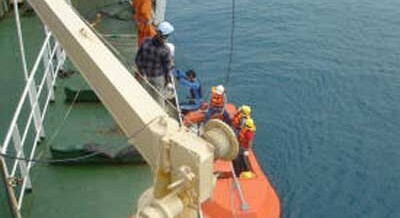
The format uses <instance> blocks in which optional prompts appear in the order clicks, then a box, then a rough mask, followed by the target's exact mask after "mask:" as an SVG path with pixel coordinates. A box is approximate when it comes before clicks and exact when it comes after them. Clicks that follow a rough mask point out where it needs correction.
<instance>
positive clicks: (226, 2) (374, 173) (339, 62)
mask: <svg viewBox="0 0 400 218" xmlns="http://www.w3.org/2000/svg"><path fill="white" fill-rule="evenodd" d="M235 9H236V10H235V11H236V12H235V32H234V49H233V56H232V58H233V63H232V70H231V72H230V74H229V76H230V79H229V82H228V85H227V91H228V95H229V99H230V101H232V102H234V103H236V104H242V103H243V104H249V105H251V106H252V108H253V116H254V118H255V121H256V124H257V134H256V142H255V143H256V146H255V150H256V153H257V156H258V158H259V161H260V163H261V165H262V166H263V168H264V170H265V171H266V173H267V174H268V176H269V178H270V180H271V181H272V183H273V184H274V186H275V187H276V189H277V191H278V193H279V196H280V199H281V202H282V211H283V216H282V217H284V218H329V217H331V218H341V217H364V218H367V217H368V218H381V217H382V218H389V217H390V218H398V217H400V207H399V205H400V204H399V202H400V148H399V146H400V129H399V127H400V72H399V71H400V1H398V0H382V1H375V0H364V1H361V0H358V1H349V0H337V1H332V0H319V1H313V0H297V1H296V0H279V1H278V0H240V1H236V5H235ZM231 12H232V1H230V0H218V1H204V0H188V1H178V0H171V1H169V2H168V8H167V20H169V21H171V22H172V23H173V24H174V26H175V28H176V32H175V34H174V35H173V37H171V41H173V42H174V43H175V44H176V47H177V48H176V49H177V51H176V52H177V54H176V56H177V62H178V65H179V67H180V68H181V69H183V70H186V69H188V68H193V69H195V70H196V71H198V74H199V77H200V78H201V79H202V81H203V83H204V86H205V87H207V88H209V87H210V86H212V85H216V84H219V83H223V82H224V80H225V77H226V71H227V62H228V55H229V54H228V53H229V39H230V32H231Z"/></svg>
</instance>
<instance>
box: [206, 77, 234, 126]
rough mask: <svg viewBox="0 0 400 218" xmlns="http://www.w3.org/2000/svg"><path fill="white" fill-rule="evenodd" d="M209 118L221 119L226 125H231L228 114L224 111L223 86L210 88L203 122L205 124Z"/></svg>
mask: <svg viewBox="0 0 400 218" xmlns="http://www.w3.org/2000/svg"><path fill="white" fill-rule="evenodd" d="M211 118H217V119H221V120H223V121H224V122H225V123H227V124H230V123H231V120H230V117H229V114H228V112H227V111H226V110H225V88H224V86H223V85H218V86H215V87H212V88H211V99H210V104H209V106H208V110H207V112H206V114H205V117H204V121H205V122H207V121H208V120H209V119H211Z"/></svg>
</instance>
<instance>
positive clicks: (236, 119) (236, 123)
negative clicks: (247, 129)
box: [232, 111, 250, 129]
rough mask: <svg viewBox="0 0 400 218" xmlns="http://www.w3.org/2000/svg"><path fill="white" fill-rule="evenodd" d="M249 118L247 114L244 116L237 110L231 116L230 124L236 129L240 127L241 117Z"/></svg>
mask: <svg viewBox="0 0 400 218" xmlns="http://www.w3.org/2000/svg"><path fill="white" fill-rule="evenodd" d="M248 118H250V117H249V116H246V115H245V114H243V113H242V112H240V111H238V112H236V114H235V115H234V116H233V119H232V126H233V127H234V128H236V129H240V128H241V127H242V123H243V121H244V120H243V119H248Z"/></svg>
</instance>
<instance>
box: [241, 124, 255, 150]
mask: <svg viewBox="0 0 400 218" xmlns="http://www.w3.org/2000/svg"><path fill="white" fill-rule="evenodd" d="M253 139H254V130H253V129H250V128H246V127H243V128H242V129H241V130H240V132H239V144H240V146H241V147H242V148H243V149H249V148H250V146H251V144H252V143H253Z"/></svg>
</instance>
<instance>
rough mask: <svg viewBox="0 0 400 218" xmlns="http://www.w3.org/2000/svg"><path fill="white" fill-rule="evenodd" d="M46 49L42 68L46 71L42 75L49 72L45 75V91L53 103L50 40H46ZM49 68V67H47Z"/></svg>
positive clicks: (45, 27) (52, 67) (52, 66)
mask: <svg viewBox="0 0 400 218" xmlns="http://www.w3.org/2000/svg"><path fill="white" fill-rule="evenodd" d="M43 27H44V33H45V35H46V36H47V34H49V30H48V29H47V26H45V25H44V26H43ZM46 44H47V45H46V48H45V50H44V53H43V66H44V68H45V69H47V70H46V71H45V72H44V74H46V73H47V71H48V70H50V73H48V74H47V77H46V84H47V91H48V92H49V94H50V100H51V101H54V99H55V97H54V90H53V85H52V81H53V75H54V65H53V58H51V59H50V55H51V45H50V40H48V42H47V43H46ZM47 66H49V67H47Z"/></svg>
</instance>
